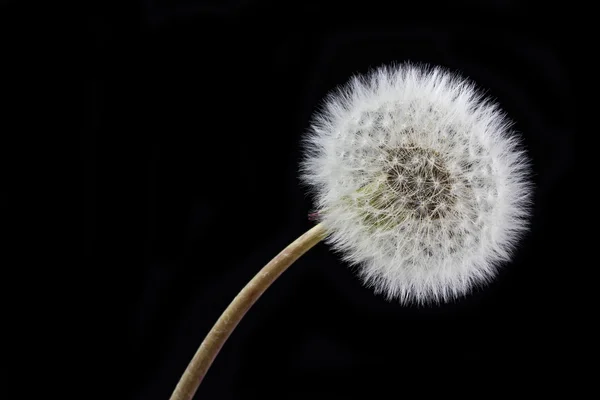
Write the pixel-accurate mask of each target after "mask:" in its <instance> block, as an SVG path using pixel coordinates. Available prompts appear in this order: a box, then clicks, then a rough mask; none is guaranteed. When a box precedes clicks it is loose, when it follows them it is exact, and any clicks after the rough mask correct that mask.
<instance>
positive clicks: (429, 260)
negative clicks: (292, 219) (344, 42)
mask: <svg viewBox="0 0 600 400" xmlns="http://www.w3.org/2000/svg"><path fill="white" fill-rule="evenodd" d="M301 170H302V179H303V181H304V182H305V183H306V184H307V185H308V186H309V187H310V188H311V189H312V191H313V194H314V197H315V203H316V208H317V210H318V215H319V217H320V219H321V222H322V223H323V224H324V225H325V227H326V228H327V230H328V233H329V235H328V238H327V241H328V243H330V244H331V245H332V246H333V247H334V248H335V249H336V250H338V251H340V253H341V254H343V256H344V258H345V259H346V260H348V261H349V262H351V263H352V264H355V265H358V266H359V268H358V271H359V273H360V276H361V277H362V278H363V280H364V282H365V283H366V284H367V285H369V286H372V287H374V289H375V291H376V292H378V293H383V294H385V295H386V297H387V298H389V299H393V298H395V299H398V300H399V301H400V302H402V303H407V302H410V301H415V302H419V303H424V302H431V301H433V302H439V301H448V300H450V299H452V298H456V297H458V296H461V295H464V294H466V293H468V292H469V291H470V289H472V288H473V287H474V286H475V285H479V284H483V283H486V282H487V281H489V280H490V279H491V278H493V277H494V276H495V274H496V272H497V268H498V265H499V264H500V262H502V261H506V260H508V259H509V257H510V256H511V253H512V251H513V250H514V247H515V246H516V244H517V241H518V239H519V238H520V237H521V235H522V233H523V232H524V231H525V230H526V228H527V223H528V222H527V219H528V216H529V211H530V207H529V206H530V201H531V186H530V184H529V180H528V178H529V162H528V159H527V157H526V155H525V154H524V152H523V150H522V149H520V145H519V141H518V138H517V136H516V134H515V132H514V131H512V130H511V129H510V122H509V121H508V120H507V119H506V117H505V115H504V113H503V112H502V111H501V110H500V109H499V108H498V107H497V105H495V104H493V103H491V102H489V101H487V100H485V99H484V98H483V97H482V96H481V95H480V94H479V93H478V92H477V89H476V88H475V86H474V85H473V84H472V83H470V82H468V81H467V80H464V79H461V78H459V77H458V76H456V75H453V74H452V73H450V72H448V71H446V70H443V69H441V68H437V67H436V68H429V67H422V66H414V65H408V64H406V65H400V66H395V67H382V68H379V69H377V70H375V71H373V72H371V73H370V74H369V75H367V76H356V77H354V78H353V79H352V80H351V81H350V82H349V83H348V84H346V85H345V86H343V87H341V88H340V89H339V90H337V91H336V92H335V93H333V94H332V95H330V96H329V97H328V99H327V101H326V103H325V106H324V108H323V109H322V111H321V112H319V113H317V115H316V116H315V118H314V120H313V124H312V126H311V129H310V131H309V134H308V135H307V137H306V141H305V157H304V159H303V161H302V165H301Z"/></svg>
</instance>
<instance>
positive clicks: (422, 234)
mask: <svg viewBox="0 0 600 400" xmlns="http://www.w3.org/2000/svg"><path fill="white" fill-rule="evenodd" d="M305 144H306V146H305V157H304V159H303V161H302V164H301V170H302V179H303V181H304V182H305V183H306V184H307V185H308V186H310V188H311V189H312V190H313V193H314V197H315V202H316V208H317V211H316V215H317V217H318V219H319V220H320V221H319V223H318V224H316V225H315V226H314V227H312V228H311V229H310V230H309V231H307V232H306V233H304V234H303V235H302V236H300V237H299V238H298V239H296V240H295V241H294V242H293V243H291V244H290V245H289V246H287V247H286V248H285V249H284V250H283V251H281V253H279V254H278V255H277V256H276V257H275V258H273V259H272V260H271V261H270V262H269V263H268V264H267V265H266V266H265V267H263V268H262V269H261V270H260V272H258V273H257V274H256V275H255V277H254V278H253V279H252V280H251V281H250V282H249V283H248V284H247V285H246V286H245V287H244V288H243V289H242V290H241V291H240V293H239V294H238V295H237V296H236V297H235V299H234V300H233V301H232V302H231V304H230V305H229V306H228V307H227V309H226V310H225V311H224V312H223V314H222V315H221V317H220V318H219V320H218V321H217V322H216V323H215V325H214V326H213V328H212V329H211V331H210V332H209V333H208V335H207V336H206V338H205V339H204V341H203V342H202V344H201V345H200V348H199V349H198V351H197V352H196V354H195V355H194V357H193V358H192V360H191V361H190V363H189V365H188V367H187V368H186V370H185V372H184V374H183V375H182V377H181V379H180V381H179V383H178V384H177V386H176V388H175V390H174V391H173V394H172V396H171V400H191V399H192V398H193V396H194V393H195V392H196V390H197V388H198V386H199V385H200V383H201V382H202V379H204V376H205V375H206V372H207V371H208V369H209V367H210V365H211V364H212V361H213V360H214V358H215V357H216V356H217V354H218V352H219V350H220V349H221V347H222V346H223V344H224V343H225V341H226V340H227V338H228V337H229V335H230V334H231V333H232V332H233V330H234V329H235V327H236V326H237V324H238V322H239V321H240V320H241V319H242V317H243V316H244V314H245V313H246V312H247V311H248V310H249V309H250V307H251V306H252V305H253V304H254V302H256V300H257V299H258V298H259V297H260V296H261V295H262V293H263V292H264V291H265V290H266V289H267V288H268V287H269V286H270V285H271V284H272V283H273V282H274V281H275V280H276V279H277V277H278V276H279V275H280V274H281V273H283V271H285V270H286V269H287V268H288V267H289V266H290V265H291V264H292V263H294V262H295V261H296V260H297V259H298V258H299V257H301V256H302V255H303V254H304V253H305V252H306V251H308V250H309V249H310V248H311V247H313V246H314V245H315V244H317V243H319V242H320V241H321V240H326V241H327V242H328V243H330V244H331V245H332V246H333V248H334V249H336V250H338V251H339V252H340V253H341V254H343V256H344V257H345V259H346V260H348V261H349V262H351V263H353V264H355V265H358V266H359V268H358V270H359V272H360V276H361V277H362V278H363V280H364V281H365V282H366V283H367V284H368V285H370V286H373V287H374V288H375V291H376V292H380V293H383V294H385V295H386V296H387V298H389V299H394V298H395V299H398V300H399V301H400V302H401V303H408V302H411V301H415V302H418V303H425V302H431V301H434V302H440V301H447V300H450V299H452V298H456V297H458V296H460V295H463V294H466V293H467V292H468V291H469V290H470V289H471V288H472V287H474V286H475V285H477V284H482V283H485V282H487V281H488V280H490V279H491V278H492V277H494V275H495V274H496V271H497V268H498V265H499V264H500V262H502V261H505V260H507V259H508V258H509V257H510V256H511V253H512V251H513V250H514V248H515V246H516V244H517V240H518V239H519V237H520V236H521V235H522V234H523V233H524V231H525V229H526V228H527V220H528V215H529V203H530V185H529V183H528V176H529V173H528V171H529V169H528V168H529V162H528V159H527V157H526V155H525V153H524V152H523V150H522V149H521V147H520V145H519V141H518V138H517V136H516V135H515V133H514V132H513V131H511V129H510V122H509V121H508V120H507V119H506V118H505V116H504V114H503V113H502V112H501V110H500V109H499V108H498V107H497V106H496V105H494V104H493V103H491V102H490V101H486V100H485V99H484V98H483V97H482V96H481V95H480V94H479V93H478V92H477V90H476V88H475V86H474V85H473V84H472V83H469V82H468V81H466V80H464V79H461V78H459V77H458V76H455V75H453V74H451V73H449V72H447V71H445V70H442V69H440V68H425V67H418V66H412V65H402V66H399V67H396V68H380V69H377V70H375V71H374V72H372V73H371V74H369V75H368V76H365V77H360V76H357V77H355V78H353V79H352V80H351V81H350V82H349V83H348V84H347V85H345V86H343V87H342V88H340V89H339V90H338V91H336V92H335V93H333V94H332V95H331V96H329V98H328V100H327V102H326V104H325V107H324V109H323V110H322V112H320V113H318V114H317V115H316V117H315V119H314V123H313V124H312V127H311V129H310V132H309V134H308V135H307V138H306V142H305Z"/></svg>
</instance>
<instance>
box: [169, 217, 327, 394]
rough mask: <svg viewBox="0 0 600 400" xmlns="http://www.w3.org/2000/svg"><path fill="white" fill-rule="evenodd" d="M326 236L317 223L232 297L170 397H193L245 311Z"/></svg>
mask: <svg viewBox="0 0 600 400" xmlns="http://www.w3.org/2000/svg"><path fill="white" fill-rule="evenodd" d="M324 237H325V229H324V228H323V225H322V224H318V225H315V226H314V227H313V228H312V229H310V230H309V231H307V232H306V233H304V234H303V235H302V236H300V237H299V238H298V239H296V240H295V241H294V242H292V243H291V244H290V245H289V246H287V247H286V248H285V249H284V250H282V251H281V253H279V254H278V255H277V256H276V257H275V258H273V259H272V260H271V261H270V262H269V263H268V264H267V265H265V266H264V267H263V269H261V270H260V272H259V273H258V274H256V275H255V276H254V278H252V280H251V281H250V282H248V284H247V285H246V286H245V287H244V288H243V289H242V291H241V292H240V293H239V294H238V295H237V296H236V297H235V299H233V301H232V302H231V304H229V307H227V309H226V310H225V311H224V312H223V314H221V317H220V318H219V319H218V320H217V322H216V323H215V325H214V326H213V328H212V329H211V330H210V332H209V333H208V335H207V336H206V338H205V339H204V341H203V342H202V344H201V345H200V348H199V349H198V351H197V352H196V354H195V355H194V358H192V361H190V363H189V365H188V366H187V368H186V370H185V372H184V373H183V375H182V377H181V379H180V380H179V383H178V384H177V387H175V390H174V391H173V394H172V395H171V398H170V399H171V400H191V399H192V398H193V397H194V394H195V393H196V390H197V389H198V386H200V383H201V382H202V379H203V378H204V376H205V375H206V372H207V371H208V369H209V368H210V365H211V364H212V362H213V360H214V359H215V357H216V356H217V354H218V353H219V350H221V347H223V344H224V343H225V341H226V340H227V338H229V335H231V332H233V330H234V329H235V327H236V326H237V324H238V323H239V322H240V320H241V319H242V318H243V317H244V315H245V314H246V312H247V311H248V310H249V309H250V307H252V305H253V304H254V303H255V302H256V300H258V298H259V297H260V296H261V295H262V294H263V293H264V291H265V290H266V289H267V288H268V287H269V286H270V285H271V284H272V283H273V282H274V281H275V279H277V278H278V277H279V275H281V273H282V272H283V271H285V270H286V269H287V268H288V267H289V266H290V265H292V264H293V263H294V261H296V260H297V259H298V258H300V257H301V256H302V255H303V254H304V253H306V252H307V251H308V250H310V249H311V248H312V247H313V246H314V245H316V244H317V243H319V242H320V241H321V240H322V239H323V238H324Z"/></svg>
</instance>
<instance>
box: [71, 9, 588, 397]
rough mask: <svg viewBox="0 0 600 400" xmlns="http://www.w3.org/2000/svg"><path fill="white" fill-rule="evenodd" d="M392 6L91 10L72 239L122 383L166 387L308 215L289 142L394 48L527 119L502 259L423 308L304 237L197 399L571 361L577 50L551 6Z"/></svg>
mask: <svg viewBox="0 0 600 400" xmlns="http://www.w3.org/2000/svg"><path fill="white" fill-rule="evenodd" d="M390 4H393V6H392V5H390ZM390 4H379V3H376V2H363V3H360V4H356V5H353V4H351V3H349V2H348V3H340V4H338V5H335V6H333V5H325V4H324V3H321V2H314V3H312V2H311V3H307V2H267V1H257V0H254V1H252V0H248V1H235V0H221V1H217V0H215V1H199V0H187V1H184V0H177V1H166V0H153V1H150V0H146V1H142V2H139V3H132V4H129V5H128V6H121V7H118V8H117V7H112V6H111V5H108V4H104V5H99V6H97V7H94V8H93V9H91V10H89V13H88V14H87V15H88V16H89V18H88V19H86V33H87V34H86V36H85V37H84V40H82V42H81V43H82V47H81V49H80V51H81V54H85V56H86V57H87V58H86V60H87V63H86V66H85V68H84V71H85V73H84V76H83V77H82V79H81V84H82V86H81V87H82V90H81V93H83V95H82V96H81V98H80V101H79V105H80V107H82V108H83V115H84V122H83V124H82V128H81V146H80V154H81V157H80V163H79V164H78V171H79V173H80V174H81V180H80V182H81V184H82V185H83V189H84V191H83V195H84V198H83V201H82V202H81V204H83V209H82V214H81V215H82V216H83V218H84V221H83V222H84V231H83V232H82V233H81V235H80V238H81V240H82V241H83V244H84V251H85V255H84V257H85V258H84V261H85V263H86V265H87V266H88V267H89V268H90V270H91V271H93V272H94V273H95V274H96V275H97V276H101V277H102V278H104V279H106V280H108V281H110V284H109V285H108V286H107V287H106V288H105V292H104V296H106V298H108V299H110V300H107V302H108V301H110V302H111V304H112V303H115V302H116V303H117V305H116V306H114V307H111V308H110V311H107V312H105V313H104V314H103V317H105V321H106V324H105V327H104V329H106V336H105V337H106V338H110V340H112V341H114V342H115V343H116V344H117V345H118V346H119V347H118V348H119V349H122V350H119V351H116V350H114V349H113V351H112V352H109V353H108V354H110V357H111V364H110V365H111V367H110V368H109V371H110V372H107V374H108V376H109V377H110V378H111V380H112V378H113V377H115V378H118V379H119V382H120V385H121V390H122V391H121V393H125V394H124V395H123V396H118V398H126V399H149V400H151V399H167V398H168V396H169V395H170V393H171V391H172V390H173V388H174V387H175V385H176V383H177V381H178V379H179V377H180V375H181V373H182V372H183V370H184V369H185V367H186V365H187V363H188V361H189V360H190V358H191V357H192V355H193V354H194V352H195V351H196V349H197V347H198V346H199V344H200V343H201V341H202V339H203V337H204V335H205V334H206V333H207V332H208V330H209V329H210V328H211V326H212V324H213V323H214V322H215V321H216V319H217V318H218V317H219V315H220V313H221V312H222V311H223V310H224V309H225V308H226V306H227V305H228V304H229V302H230V301H231V300H232V299H233V297H234V296H235V295H236V293H237V292H238V291H239V290H240V289H241V288H242V287H243V286H244V285H245V284H246V282H247V281H248V280H249V279H250V278H251V277H252V276H253V275H254V274H255V273H256V272H257V271H258V270H259V269H260V268H261V267H262V266H263V265H264V264H265V263H267V262H268V261H269V260H270V259H271V258H272V257H273V256H275V255H276V254H277V253H278V252H279V251H280V250H281V249H282V248H283V247H285V246H286V245H287V244H288V243H289V242H291V241H292V240H293V239H295V238H296V237H297V236H299V235H300V234H302V233H303V232H304V231H306V230H307V229H309V228H310V227H311V226H312V223H311V221H309V220H308V218H307V214H308V213H309V212H310V211H311V207H312V206H311V202H310V199H309V198H308V197H307V195H306V193H305V191H304V189H303V188H302V187H301V186H300V184H299V181H298V178H297V175H298V161H299V157H300V154H301V153H300V152H301V148H300V145H299V141H300V139H301V137H302V135H303V133H304V132H305V131H306V129H307V128H308V125H309V122H310V117H311V115H312V114H313V112H315V110H317V108H318V107H319V105H320V104H321V101H322V99H323V97H324V96H325V95H326V94H327V93H328V92H329V91H330V90H332V89H334V88H335V87H336V85H339V84H343V83H344V82H346V81H347V80H348V78H349V77H350V76H351V75H352V74H354V73H364V72H367V71H368V70H369V68H373V67H377V66H379V65H382V64H384V63H390V62H403V61H412V62H423V63H431V64H437V65H441V66H444V67H447V68H450V69H452V70H455V71H457V72H460V73H461V74H463V75H464V76H467V77H470V78H471V79H473V80H475V81H476V82H477V83H478V84H479V85H480V86H481V87H482V88H483V89H484V90H485V91H486V93H487V94H488V95H490V96H491V97H493V98H494V99H495V100H496V101H498V102H499V103H500V105H501V106H502V107H503V108H504V109H505V111H506V112H507V113H508V114H509V116H510V118H512V119H513V120H514V121H515V128H516V129H517V130H518V131H520V132H521V133H522V135H523V141H524V144H525V146H526V148H527V151H528V152H529V155H530V157H531V159H532V162H533V170H534V176H533V179H534V183H535V199H534V200H535V207H534V213H533V218H532V229H531V231H530V233H529V234H528V235H527V236H526V237H525V238H524V240H523V241H522V242H521V244H520V246H519V248H518V251H517V252H516V254H515V256H514V259H513V261H512V262H511V263H507V264H506V265H504V266H503V269H502V272H501V274H500V276H499V277H498V279H496V280H495V281H494V282H493V283H492V284H491V285H489V286H488V287H486V288H484V289H482V290H477V291H475V292H474V293H473V294H472V295H469V296H467V297H465V298H463V299H460V300H458V301H456V302H454V303H452V304H445V305H439V306H429V307H421V308H419V307H416V306H400V305H398V304H395V303H393V302H392V303H390V302H386V301H385V300H384V299H383V298H382V297H380V296H375V295H373V293H372V291H371V290H370V289H367V288H364V287H363V286H362V285H361V283H360V281H359V280H358V279H357V278H356V277H355V276H354V274H353V272H352V270H351V269H349V268H348V266H347V265H345V264H344V263H343V262H342V261H340V259H339V257H338V256H336V254H334V253H333V252H331V251H329V249H328V248H327V247H326V246H325V245H323V244H320V245H318V246H317V247H315V248H314V249H312V250H311V251H310V252H309V253H307V255H306V256H304V257H303V258H301V259H300V260H299V261H298V262H297V263H296V264H294V265H293V267H292V268H290V269H289V270H288V271H286V272H285V274H284V275H282V277H281V278H280V279H279V280H278V281H277V282H276V283H275V284H274V285H273V286H272V287H271V288H270V289H269V290H268V291H267V292H266V293H265V294H264V295H263V297H262V298H261V299H260V300H259V301H258V302H257V304H256V305H255V306H254V307H253V308H252V309H251V311H250V312H249V313H248V314H247V315H246V317H245V318H244V319H243V321H242V322H241V324H240V325H239V326H238V328H237V329H236V330H235V332H234V334H233V335H232V336H231V338H230V339H229V341H228V342H227V343H226V345H225V346H224V348H223V349H222V351H221V353H220V354H219V356H218V357H217V359H216V361H215V362H214V364H213V366H212V368H211V369H210V371H209V373H208V375H207V376H206V378H205V380H204V382H203V383H202V385H201V386H200V389H199V390H198V393H197V398H203V399H247V398H284V399H300V398H302V399H305V398H306V396H317V397H318V396H319V395H328V396H329V397H331V398H355V397H357V398H358V397H362V396H358V393H361V392H362V391H364V390H368V391H369V392H370V393H371V394H372V395H373V397H378V396H377V395H376V393H377V392H380V391H381V392H391V396H392V398H395V397H396V395H397V396H398V397H403V396H401V395H403V394H409V393H412V392H413V391H419V393H421V394H425V395H426V394H428V393H430V391H432V390H435V389H438V390H439V389H442V390H443V391H444V392H448V393H450V392H453V391H458V392H459V393H460V392H464V393H468V392H472V391H475V392H476V393H477V391H476V389H474V388H475V387H476V386H477V385H476V383H477V382H480V380H479V379H480V377H487V379H489V380H491V383H489V384H488V385H487V386H486V387H487V388H488V389H489V388H496V387H499V388H500V387H503V386H505V385H507V384H510V383H512V382H514V380H515V378H517V377H518V376H522V377H525V378H526V379H528V380H530V379H531V377H532V376H533V375H536V376H538V375H539V376H543V377H544V379H545V382H546V383H545V385H546V386H548V384H549V383H552V382H554V378H553V377H554V376H558V377H562V376H564V372H565V371H567V370H569V369H570V368H571V361H570V360H572V359H573V357H574V353H573V350H572V349H571V347H570V344H569V343H571V336H570V335H574V332H576V331H577V322H576V319H575V318H574V317H573V316H572V315H571V314H572V312H571V309H570V302H569V300H568V298H569V297H568V296H567V295H566V294H565V291H566V290H569V289H568V288H569V287H570V283H569V277H568V274H565V273H564V271H565V269H566V267H568V259H569V258H568V257H567V253H568V252H567V250H566V249H567V246H566V244H567V242H568V240H569V237H570V236H571V235H570V234H569V232H571V231H570V230H569V229H568V228H567V224H568V223H569V221H570V215H571V213H570V212H569V210H570V208H569V206H568V202H569V201H570V199H569V195H568V194H569V193H570V191H571V189H570V188H571V187H572V186H571V185H573V183H572V182H571V180H570V179H569V173H570V172H571V169H572V165H573V161H574V143H575V136H574V122H573V121H574V120H575V112H574V106H573V104H572V98H573V93H572V90H573V89H572V79H573V73H572V71H573V69H574V68H573V65H574V62H575V61H574V60H573V58H572V55H571V53H570V52H569V48H570V45H569V43H570V42H569V40H567V38H566V36H565V35H566V33H565V31H564V29H559V27H560V26H561V25H559V24H558V23H557V20H558V19H554V18H552V17H551V16H552V15H555V14H559V13H562V12H563V10H560V9H558V10H550V9H548V7H546V8H544V9H541V8H539V7H533V6H531V7H525V6H523V5H522V2H520V1H512V2H511V1H504V2H502V1H490V2H485V4H484V5H482V4H481V3H480V2H475V1H473V2H462V3H461V2H450V3H449V4H445V3H441V4H437V3H429V2H427V3H426V2H394V3H390ZM575 336H576V334H575ZM448 378H450V379H448ZM98 379H99V380H102V378H98ZM560 379H561V378H558V379H557V380H560ZM388 396H389V395H388Z"/></svg>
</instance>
